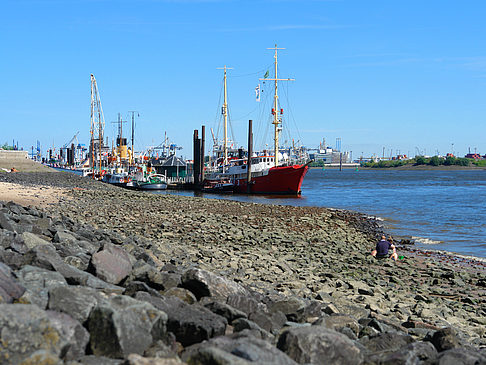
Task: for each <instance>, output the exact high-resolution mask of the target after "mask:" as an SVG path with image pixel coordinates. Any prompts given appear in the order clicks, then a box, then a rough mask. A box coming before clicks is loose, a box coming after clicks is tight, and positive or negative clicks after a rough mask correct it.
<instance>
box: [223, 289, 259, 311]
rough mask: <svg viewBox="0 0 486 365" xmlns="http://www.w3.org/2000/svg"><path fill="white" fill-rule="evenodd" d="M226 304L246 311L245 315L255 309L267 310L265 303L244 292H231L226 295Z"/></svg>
mask: <svg viewBox="0 0 486 365" xmlns="http://www.w3.org/2000/svg"><path fill="white" fill-rule="evenodd" d="M226 304H228V305H230V306H232V307H233V308H236V309H238V310H240V311H242V312H243V313H246V314H247V315H249V314H251V313H253V312H256V311H263V312H266V311H267V306H266V305H265V304H263V303H261V302H260V301H258V300H256V299H254V298H252V297H251V296H249V295H244V294H232V295H230V296H228V298H227V300H226Z"/></svg>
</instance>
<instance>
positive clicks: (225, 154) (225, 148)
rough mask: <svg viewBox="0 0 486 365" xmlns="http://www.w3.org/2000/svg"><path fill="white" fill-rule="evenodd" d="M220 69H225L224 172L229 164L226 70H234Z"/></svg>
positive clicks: (223, 111)
mask: <svg viewBox="0 0 486 365" xmlns="http://www.w3.org/2000/svg"><path fill="white" fill-rule="evenodd" d="M218 70H224V101H223V107H222V110H221V112H222V114H223V116H224V141H223V154H224V158H223V172H224V170H225V168H226V165H227V164H228V93H227V90H226V70H232V68H231V67H226V65H224V67H218Z"/></svg>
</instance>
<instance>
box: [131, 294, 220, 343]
mask: <svg viewBox="0 0 486 365" xmlns="http://www.w3.org/2000/svg"><path fill="white" fill-rule="evenodd" d="M135 298H136V299H138V300H143V301H146V302H148V303H150V304H152V305H153V306H154V307H156V308H158V309H160V310H161V311H164V312H165V313H167V316H168V320H167V330H168V331H170V332H172V333H174V335H175V336H176V338H177V341H179V342H180V343H181V344H182V345H183V346H189V345H192V344H194V343H198V342H202V341H204V340H208V339H210V338H212V337H215V336H221V335H223V334H224V333H225V329H226V325H227V321H226V319H225V318H224V317H221V316H218V315H216V314H214V313H213V312H211V311H210V310H209V309H207V308H205V307H202V306H200V305H197V304H195V305H188V304H186V303H184V302H183V301H181V300H180V299H178V298H176V297H170V296H169V297H153V296H151V295H150V294H148V293H146V292H139V293H137V294H136V296H135Z"/></svg>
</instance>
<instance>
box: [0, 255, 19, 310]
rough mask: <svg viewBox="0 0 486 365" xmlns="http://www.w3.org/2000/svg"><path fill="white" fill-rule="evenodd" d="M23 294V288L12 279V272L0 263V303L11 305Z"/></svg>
mask: <svg viewBox="0 0 486 365" xmlns="http://www.w3.org/2000/svg"><path fill="white" fill-rule="evenodd" d="M24 292H25V288H24V287H23V286H22V285H20V283H19V282H18V281H17V280H16V279H15V278H14V276H13V274H12V270H10V268H9V267H8V266H7V265H5V264H4V263H1V262H0V303H12V302H13V301H14V300H15V299H19V298H20V297H21V296H22V294H24Z"/></svg>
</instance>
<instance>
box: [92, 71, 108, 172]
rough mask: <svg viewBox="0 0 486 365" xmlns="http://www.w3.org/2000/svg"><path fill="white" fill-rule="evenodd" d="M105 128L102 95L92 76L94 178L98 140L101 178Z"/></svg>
mask: <svg viewBox="0 0 486 365" xmlns="http://www.w3.org/2000/svg"><path fill="white" fill-rule="evenodd" d="M104 128H105V117H104V115H103V109H102V108H101V100H100V95H99V93H98V86H97V84H96V79H95V77H94V75H93V74H91V159H92V167H93V178H94V168H95V166H96V158H95V151H94V141H95V140H96V139H97V140H98V152H99V156H98V167H99V173H100V176H101V148H102V146H103V130H104Z"/></svg>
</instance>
